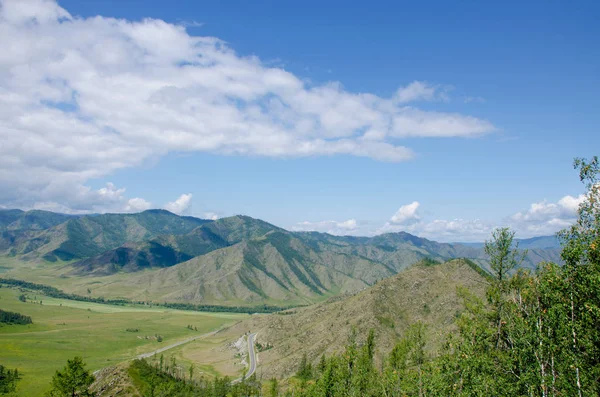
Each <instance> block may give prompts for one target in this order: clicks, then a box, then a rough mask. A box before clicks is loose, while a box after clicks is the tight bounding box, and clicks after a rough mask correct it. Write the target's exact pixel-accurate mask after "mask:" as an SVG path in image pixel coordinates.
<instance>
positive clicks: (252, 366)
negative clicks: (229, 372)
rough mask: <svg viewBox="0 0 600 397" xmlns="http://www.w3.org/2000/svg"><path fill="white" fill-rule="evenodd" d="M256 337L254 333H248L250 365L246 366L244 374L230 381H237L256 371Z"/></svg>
mask: <svg viewBox="0 0 600 397" xmlns="http://www.w3.org/2000/svg"><path fill="white" fill-rule="evenodd" d="M255 337H256V333H253V334H249V335H248V359H249V360H250V365H249V366H248V371H247V372H246V374H245V375H244V376H242V377H241V378H238V379H236V380H234V381H233V382H231V383H239V382H241V381H242V380H244V379H248V378H249V377H251V376H252V375H254V372H255V371H256V353H255V352H254V338H255Z"/></svg>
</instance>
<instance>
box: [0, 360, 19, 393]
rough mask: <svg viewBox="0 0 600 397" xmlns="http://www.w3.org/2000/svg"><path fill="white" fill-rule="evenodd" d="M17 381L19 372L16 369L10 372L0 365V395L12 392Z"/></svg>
mask: <svg viewBox="0 0 600 397" xmlns="http://www.w3.org/2000/svg"><path fill="white" fill-rule="evenodd" d="M19 379H20V378H19V371H18V370H17V369H16V368H15V369H13V370H11V369H8V368H6V367H5V366H3V365H0V394H8V393H12V392H14V391H15V388H16V385H17V381H18V380H19Z"/></svg>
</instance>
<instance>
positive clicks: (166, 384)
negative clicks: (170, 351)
mask: <svg viewBox="0 0 600 397" xmlns="http://www.w3.org/2000/svg"><path fill="white" fill-rule="evenodd" d="M128 371H129V375H130V376H131V379H133V381H134V384H135V386H136V388H137V389H138V391H139V392H140V393H141V394H142V395H143V396H170V397H188V396H189V397H191V396H195V397H196V396H197V397H242V396H244V397H246V396H260V395H261V383H260V382H259V381H257V380H256V377H255V376H252V377H250V378H249V379H245V380H242V381H241V382H238V383H235V384H232V382H231V380H230V379H229V378H228V377H224V378H220V377H215V378H214V379H212V380H210V379H207V378H204V377H200V378H194V376H193V375H194V374H193V367H191V370H190V371H189V376H188V374H184V373H183V372H181V371H178V366H177V364H176V363H175V361H172V362H171V363H170V365H165V366H164V367H163V361H162V357H161V361H160V364H158V363H157V365H156V366H152V365H150V364H149V363H148V362H147V361H146V360H134V361H133V362H132V363H131V365H130V366H129V370H128Z"/></svg>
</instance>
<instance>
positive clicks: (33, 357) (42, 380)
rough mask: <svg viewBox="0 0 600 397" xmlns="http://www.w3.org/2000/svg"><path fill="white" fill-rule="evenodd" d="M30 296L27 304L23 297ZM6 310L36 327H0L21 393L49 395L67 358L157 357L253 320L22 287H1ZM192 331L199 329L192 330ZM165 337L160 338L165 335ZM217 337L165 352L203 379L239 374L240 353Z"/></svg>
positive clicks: (95, 362) (0, 345)
mask: <svg viewBox="0 0 600 397" xmlns="http://www.w3.org/2000/svg"><path fill="white" fill-rule="evenodd" d="M21 294H25V295H27V302H21V301H20V300H19V299H18V297H19V296H20V295H21ZM0 309H3V310H7V311H12V312H18V313H21V314H23V315H27V316H30V317H31V318H32V320H33V324H30V325H0V352H2V353H1V355H0V356H1V357H0V358H1V364H2V365H4V366H6V367H8V368H18V370H19V373H20V374H22V380H21V381H20V382H19V383H18V386H17V394H18V395H21V396H31V397H35V396H42V395H43V394H44V392H45V391H46V390H47V389H48V386H49V384H50V381H51V378H52V375H53V374H54V372H55V371H56V370H57V369H61V368H62V367H64V365H65V364H66V361H67V359H70V358H73V357H75V356H81V357H83V359H84V361H85V362H86V363H87V368H89V369H91V370H92V371H95V370H98V369H101V368H104V367H107V366H112V365H115V364H118V363H120V362H123V361H126V360H130V359H133V358H135V357H136V356H138V355H140V354H142V353H148V352H153V351H155V350H157V349H159V348H161V347H164V346H168V345H171V344H173V343H176V342H178V341H180V340H185V339H189V338H192V337H195V336H200V335H203V334H206V333H209V332H211V331H215V330H218V329H220V328H223V327H227V326H230V325H232V324H235V323H236V322H239V321H241V320H243V319H245V318H248V315H245V314H236V313H203V312H193V311H179V310H169V309H164V308H146V307H142V306H112V305H105V304H97V303H88V302H79V301H71V300H65V299H54V298H48V297H45V296H41V295H36V294H35V293H33V292H26V291H20V290H19V289H17V288H7V287H2V288H0ZM188 326H190V327H191V328H192V329H190V327H188ZM159 336H160V339H162V341H161V342H159V341H158V339H159V338H158V337H159ZM223 341H224V338H223V337H222V336H220V335H219V333H216V334H215V335H212V336H211V337H209V338H200V339H197V340H194V341H192V342H189V343H186V344H183V345H180V346H177V347H175V348H173V349H170V350H168V351H167V352H165V353H164V354H165V357H169V358H170V357H171V356H173V357H176V359H177V361H178V363H180V364H182V365H184V366H185V365H188V366H189V365H190V364H191V363H194V365H195V367H196V368H197V372H198V373H202V374H204V375H209V376H210V375H217V374H220V375H230V376H237V375H239V374H240V372H241V371H242V370H243V367H241V366H239V365H237V366H236V365H235V363H234V358H233V353H232V352H231V351H226V350H225V349H224V348H223Z"/></svg>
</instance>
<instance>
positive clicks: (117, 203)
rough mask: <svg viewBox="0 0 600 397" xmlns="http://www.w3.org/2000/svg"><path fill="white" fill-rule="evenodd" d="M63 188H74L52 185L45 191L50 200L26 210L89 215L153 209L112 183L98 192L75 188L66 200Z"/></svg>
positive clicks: (148, 204)
mask: <svg viewBox="0 0 600 397" xmlns="http://www.w3.org/2000/svg"><path fill="white" fill-rule="evenodd" d="M61 187H64V188H73V187H72V186H70V185H68V184H65V185H60V184H59V185H51V186H49V187H48V188H47V189H46V190H45V197H48V200H45V201H37V202H36V203H34V204H33V205H32V206H31V207H26V209H27V208H33V209H40V210H46V211H54V212H61V213H65V214H87V213H107V212H140V211H144V210H147V209H149V208H150V207H151V204H150V203H149V202H148V201H146V200H144V199H143V198H139V197H135V198H131V199H129V198H127V197H126V196H125V188H117V187H116V186H115V185H114V184H113V183H111V182H108V183H107V184H106V186H104V187H102V188H100V189H98V190H92V189H91V188H89V187H87V186H75V187H74V190H72V191H70V192H69V195H68V196H67V197H66V199H65V198H64V197H63V193H64V192H63V191H62V190H61Z"/></svg>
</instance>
